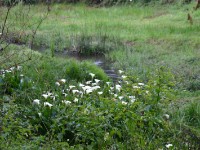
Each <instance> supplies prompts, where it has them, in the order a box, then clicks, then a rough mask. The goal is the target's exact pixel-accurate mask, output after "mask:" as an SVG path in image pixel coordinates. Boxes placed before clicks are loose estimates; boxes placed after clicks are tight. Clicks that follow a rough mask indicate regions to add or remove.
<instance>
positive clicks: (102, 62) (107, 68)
mask: <svg viewBox="0 0 200 150" xmlns="http://www.w3.org/2000/svg"><path fill="white" fill-rule="evenodd" d="M32 49H33V50H35V51H39V52H41V53H45V51H46V50H47V48H45V47H42V46H40V47H38V46H33V47H32ZM55 56H56V57H62V58H74V59H76V60H78V61H85V60H88V61H91V62H94V64H96V65H97V66H99V67H100V68H101V69H103V70H104V72H105V73H106V74H107V75H108V76H109V77H110V78H111V79H112V80H113V81H114V82H115V81H118V80H120V79H121V77H120V76H119V75H118V74H117V70H116V69H114V67H113V63H112V62H111V61H109V60H107V59H106V58H105V56H97V55H93V56H82V55H80V54H78V53H77V52H72V51H68V50H63V51H61V52H58V51H56V52H55Z"/></svg>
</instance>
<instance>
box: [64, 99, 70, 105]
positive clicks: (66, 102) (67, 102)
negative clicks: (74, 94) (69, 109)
mask: <svg viewBox="0 0 200 150" xmlns="http://www.w3.org/2000/svg"><path fill="white" fill-rule="evenodd" d="M62 102H63V103H65V104H66V105H70V104H71V103H72V102H70V101H66V100H64V101H62Z"/></svg>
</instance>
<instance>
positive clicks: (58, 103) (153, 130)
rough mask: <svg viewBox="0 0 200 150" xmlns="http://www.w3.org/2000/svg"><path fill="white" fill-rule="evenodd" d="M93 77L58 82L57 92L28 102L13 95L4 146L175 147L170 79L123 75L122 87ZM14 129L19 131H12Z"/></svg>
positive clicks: (8, 105)
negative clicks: (167, 112)
mask: <svg viewBox="0 0 200 150" xmlns="http://www.w3.org/2000/svg"><path fill="white" fill-rule="evenodd" d="M10 73H11V74H12V72H10ZM3 75H4V76H5V77H3V78H7V77H6V76H9V74H3ZM89 76H90V81H83V82H81V83H82V84H80V83H78V82H71V83H67V80H66V79H60V80H57V82H56V86H55V87H52V88H51V89H49V91H43V92H42V93H39V92H38V93H37V97H36V99H34V98H31V99H30V101H29V102H28V103H27V102H26V103H19V101H18V100H17V99H18V98H17V97H14V93H15V91H12V93H11V95H10V96H9V97H10V100H9V101H8V102H6V101H4V110H3V114H4V119H3V125H2V132H1V135H2V136H1V141H2V142H1V143H2V144H3V143H4V142H6V143H10V144H11V145H12V138H16V139H18V140H19V141H21V140H23V139H26V138H29V139H30V140H31V141H34V140H33V139H34V138H39V137H42V136H44V137H45V138H47V137H48V140H50V141H59V142H64V143H66V146H68V147H71V148H72V147H77V146H79V147H83V148H89V147H90V148H93V149H102V148H126V149H132V148H135V149H138V148H147V147H148V148H150V149H154V148H157V147H160V148H162V147H165V145H166V144H167V143H168V142H172V141H169V139H168V138H169V137H170V136H171V134H172V133H171V132H170V130H169V125H168V123H167V121H166V120H164V118H163V115H164V114H163V111H162V110H163V109H162V108H163V107H165V105H166V104H167V103H168V100H170V96H169V95H171V94H172V93H171V92H172V91H173V90H172V87H173V85H172V84H171V83H170V80H171V75H170V74H166V73H165V72H164V70H163V69H162V68H161V69H158V74H157V73H156V74H152V76H151V79H150V80H149V81H148V82H147V83H141V82H139V79H137V78H133V77H131V76H126V75H124V74H122V79H123V80H122V81H121V82H120V84H118V83H112V82H106V83H105V82H103V80H98V79H97V78H96V77H97V76H96V74H92V73H89ZM8 79H10V78H8ZM6 82H7V83H10V82H11V83H12V80H6ZM13 98H14V99H13ZM12 99H13V100H12ZM4 100H5V99H4ZM8 124H9V125H8ZM16 126H17V127H18V129H19V130H15V132H13V129H14V127H16ZM18 135H20V137H19V136H18ZM10 140H11V141H10ZM8 141H9V142H8ZM64 143H63V144H64ZM1 146H2V145H1ZM7 146H8V145H7ZM127 146H128V147H127ZM155 146H156V147H155Z"/></svg>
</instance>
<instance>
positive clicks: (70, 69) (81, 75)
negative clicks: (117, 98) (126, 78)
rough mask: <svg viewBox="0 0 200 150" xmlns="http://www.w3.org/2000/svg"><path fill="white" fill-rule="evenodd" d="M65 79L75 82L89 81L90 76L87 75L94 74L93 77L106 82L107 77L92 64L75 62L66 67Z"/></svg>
mask: <svg viewBox="0 0 200 150" xmlns="http://www.w3.org/2000/svg"><path fill="white" fill-rule="evenodd" d="M65 73H66V77H67V79H69V80H76V81H78V82H82V81H87V80H90V79H91V76H90V75H89V73H95V77H96V78H98V79H100V80H104V81H107V80H108V77H107V75H106V74H105V73H104V71H103V70H102V69H100V68H98V67H97V66H96V65H95V64H92V63H90V62H87V61H84V62H81V63H79V62H77V61H72V62H71V63H70V64H69V65H68V66H67V67H66V72H65Z"/></svg>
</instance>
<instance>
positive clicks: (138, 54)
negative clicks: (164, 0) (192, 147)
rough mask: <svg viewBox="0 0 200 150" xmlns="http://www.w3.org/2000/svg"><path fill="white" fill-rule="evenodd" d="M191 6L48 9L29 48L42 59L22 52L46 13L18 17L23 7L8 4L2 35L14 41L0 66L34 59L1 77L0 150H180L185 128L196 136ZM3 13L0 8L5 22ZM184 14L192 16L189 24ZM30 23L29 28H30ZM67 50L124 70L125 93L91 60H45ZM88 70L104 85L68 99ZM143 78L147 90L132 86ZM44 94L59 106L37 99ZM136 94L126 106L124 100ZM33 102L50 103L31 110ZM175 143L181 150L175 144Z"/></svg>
mask: <svg viewBox="0 0 200 150" xmlns="http://www.w3.org/2000/svg"><path fill="white" fill-rule="evenodd" d="M194 5H195V3H191V4H189V5H181V4H171V5H160V4H150V5H148V6H143V5H141V4H133V5H125V6H124V5H122V6H112V7H92V6H87V5H85V4H81V3H79V4H74V5H72V4H53V5H52V6H51V11H50V12H49V14H48V16H47V18H46V19H45V20H44V21H43V23H42V24H41V26H40V27H39V29H38V31H37V34H36V36H35V38H34V42H33V46H34V47H35V48H34V49H35V50H36V48H38V51H39V49H40V47H43V48H41V49H45V48H46V50H45V52H47V53H42V54H41V53H38V52H35V51H31V50H30V49H29V48H27V45H28V44H29V43H30V41H29V39H30V37H29V36H27V35H30V34H31V30H33V29H34V28H36V24H34V23H37V22H38V21H39V20H40V19H41V18H42V17H43V16H44V15H45V14H46V7H45V6H44V5H32V6H31V7H30V8H31V9H30V11H29V13H28V15H27V14H26V13H24V12H26V11H27V10H28V7H27V6H21V5H18V6H16V7H14V8H13V9H12V11H11V13H10V16H9V19H8V24H9V25H10V27H9V29H10V30H9V34H8V35H10V36H13V37H14V36H15V35H16V37H14V38H15V41H16V42H13V43H15V44H16V43H17V45H15V44H11V45H10V46H9V47H8V50H6V51H4V52H2V55H0V63H1V64H2V66H1V68H0V69H4V68H6V67H7V66H10V65H12V64H17V62H20V61H22V60H26V58H28V57H29V56H31V58H32V59H31V60H29V61H25V63H23V64H20V65H22V66H23V71H19V72H18V71H16V72H14V73H12V74H11V75H9V74H8V75H7V76H6V78H5V77H3V75H2V74H0V86H1V87H2V89H3V88H4V90H2V91H0V92H1V93H0V94H1V95H0V104H2V105H3V111H2V112H3V114H4V119H2V120H3V121H1V120H0V123H1V122H3V124H5V125H2V126H1V124H0V131H2V136H1V138H0V140H1V141H2V144H0V148H1V147H3V146H4V145H6V148H7V149H12V148H13V146H14V145H17V146H16V149H21V148H22V147H23V148H24V147H25V148H26V149H38V148H41V149H45V148H46V149H51V148H55V149H61V148H63V147H66V148H67V149H81V148H82V149H131V148H135V149H155V148H157V149H163V148H164V149H165V148H167V146H168V144H170V143H172V145H173V146H174V147H172V149H173V148H174V149H176V148H177V149H184V148H186V147H187V143H184V142H183V141H184V140H183V141H182V138H183V137H187V136H185V134H187V133H188V129H189V130H191V132H192V133H193V134H195V136H197V138H195V139H198V136H199V135H200V134H199V133H200V132H199V131H200V128H199V125H200V121H199V116H200V115H199V114H200V113H199V112H200V110H199V99H200V67H199V66H200V32H199V29H200V10H197V11H194V10H193V6H194ZM5 10H6V9H5V8H3V7H1V9H0V13H1V14H2V15H0V18H1V19H3V18H2V17H4V15H3V14H5V12H6V11H5ZM18 13H19V14H20V13H24V14H25V15H19V14H18ZM188 13H190V14H191V16H192V17H193V24H192V25H191V24H190V22H189V21H188V20H187V14H188ZM27 24H34V25H33V26H30V27H28V28H26V25H27ZM18 35H22V38H19V36H18ZM23 35H26V36H24V37H23ZM20 43H26V45H25V46H24V45H23V46H22V45H19V44H20ZM3 44H6V42H4V43H3ZM63 50H68V51H73V50H74V51H78V52H80V54H82V55H84V54H87V55H88V54H89V56H90V55H93V54H95V55H98V54H104V55H105V57H106V59H108V60H109V61H112V62H114V63H113V67H114V68H115V70H119V69H120V70H123V71H125V74H123V75H124V76H127V78H125V79H123V80H122V82H121V83H119V84H121V86H122V87H120V88H121V90H119V91H118V88H116V85H114V83H111V85H109V84H107V83H106V82H108V78H107V76H106V75H105V73H104V72H103V71H102V70H101V69H100V68H98V67H96V66H95V65H94V64H92V63H91V62H78V61H76V60H74V59H71V58H68V57H66V58H60V57H51V56H54V53H56V52H57V51H58V52H62V51H63ZM8 56H12V57H11V58H10V57H8ZM5 60H8V61H7V62H6V61H5ZM2 62H3V63H2ZM163 68H165V69H166V70H165V69H163ZM6 69H7V68H6ZM91 73H96V75H95V78H97V79H100V80H101V81H100V83H99V84H97V83H93V84H96V85H97V86H99V87H96V88H99V89H98V90H97V91H95V92H93V91H92V92H93V93H91V95H87V92H86V93H84V89H83V91H82V92H83V95H82V96H81V95H74V92H76V91H72V90H71V87H70V86H71V85H75V87H72V88H76V90H79V91H81V90H82V89H81V87H79V84H80V83H83V84H86V81H88V80H91V82H96V81H95V80H93V77H92V79H91ZM171 73H172V74H171ZM22 74H23V75H22ZM22 79H23V80H22ZM60 79H66V83H65V84H63V83H62V84H61V85H60V86H59V87H58V86H57V85H55V83H56V81H57V82H59V84H60V82H61V80H60ZM143 82H144V83H145V85H146V86H144V87H138V86H143ZM172 82H173V83H172ZM57 84H58V83H57ZM91 86H93V85H91ZM112 90H113V91H112ZM49 92H50V93H53V94H52V95H53V96H55V99H56V100H55V99H54V100H52V98H51V97H48V98H45V97H44V96H41V95H42V94H43V95H44V94H45V93H49ZM89 92H91V91H89ZM99 92H100V93H101V92H102V93H103V95H100V94H99ZM63 94H64V95H67V96H64V95H63ZM52 95H51V96H52ZM133 95H134V96H135V98H134V102H133V104H131V103H132V102H131V101H130V100H129V97H133ZM76 98H78V102H77V101H76V102H75V101H74V100H76ZM34 99H39V100H40V102H41V103H42V102H44V103H45V101H47V102H49V103H51V104H53V106H49V108H48V107H47V106H43V105H39V106H36V103H37V101H36V102H33V100H34ZM121 100H122V101H121ZM132 100H133V99H132ZM63 101H64V102H63ZM113 101H115V102H116V103H115V102H114V103H113ZM135 101H136V102H135ZM66 102H67V103H66ZM33 103H34V105H33ZM63 103H65V104H66V107H64V106H63ZM121 103H122V104H121ZM17 112H20V113H17ZM41 115H42V117H41ZM168 115H169V116H168ZM1 127H2V129H1ZM16 127H17V128H18V130H14V129H15V128H16ZM185 128H186V129H185ZM13 130H14V132H13ZM16 137H17V138H16ZM190 140H191V141H193V142H194V141H195V140H194V139H189V141H190ZM22 141H23V142H22ZM181 142H183V143H184V144H185V145H184V144H177V143H181ZM128 145H129V146H130V147H128ZM155 146H156V147H155ZM186 149H187V148H186Z"/></svg>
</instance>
